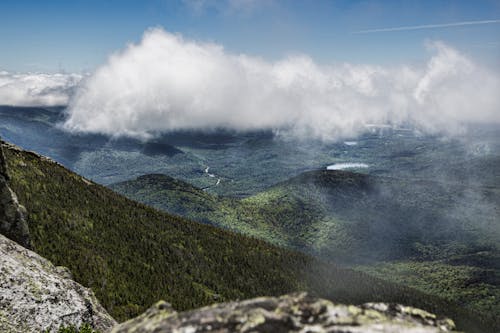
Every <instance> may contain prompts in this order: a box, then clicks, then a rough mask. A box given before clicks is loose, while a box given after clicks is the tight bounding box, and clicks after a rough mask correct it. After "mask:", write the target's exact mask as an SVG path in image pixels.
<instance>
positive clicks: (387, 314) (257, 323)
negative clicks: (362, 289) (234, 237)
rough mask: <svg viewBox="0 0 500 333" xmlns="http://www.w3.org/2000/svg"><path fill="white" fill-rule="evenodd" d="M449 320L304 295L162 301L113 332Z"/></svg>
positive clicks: (302, 328) (283, 332)
mask: <svg viewBox="0 0 500 333" xmlns="http://www.w3.org/2000/svg"><path fill="white" fill-rule="evenodd" d="M454 329H455V325H454V323H453V321H451V320H450V319H446V318H443V319H438V318H436V316H435V315H433V314H431V313H428V312H426V311H423V310H420V309H415V308H412V307H406V306H401V305H398V304H386V303H367V304H363V305H361V306H353V305H342V304H334V303H332V302H330V301H327V300H324V299H319V298H314V297H311V296H308V295H307V294H305V293H300V294H290V295H285V296H282V297H279V298H276V297H261V298H255V299H250V300H246V301H241V302H230V303H222V304H216V305H213V306H209V307H205V308H201V309H198V310H192V311H188V312H182V313H178V312H175V311H174V310H173V309H172V307H171V306H170V305H169V304H168V303H165V302H159V303H157V304H155V305H154V306H153V307H152V308H150V309H149V310H147V311H146V312H145V313H144V314H142V315H140V316H139V317H137V318H134V319H132V320H130V321H128V322H125V323H122V324H120V325H117V326H115V327H114V328H113V330H112V332H113V333H130V332H134V333H152V332H164V333H169V332H170V333H188V332H189V333H201V332H217V333H230V332H240V333H243V332H248V333H250V332H268V333H288V332H295V333H299V332H304V333H305V332H317V333H323V332H324V333H334V332H343V333H359V332H364V333H370V332H373V333H375V332H388V333H391V332H392V333H396V332H398V333H399V332H412V333H431V332H450V331H453V330H454Z"/></svg>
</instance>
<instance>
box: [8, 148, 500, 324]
mask: <svg viewBox="0 0 500 333" xmlns="http://www.w3.org/2000/svg"><path fill="white" fill-rule="evenodd" d="M6 148H7V149H5V153H6V158H7V162H8V167H9V170H10V176H11V185H12V188H13V189H14V191H15V192H16V193H17V194H18V196H19V199H20V202H21V203H23V204H24V205H25V206H26V208H27V210H28V214H29V218H28V223H29V227H30V232H31V237H32V241H33V246H34V249H35V250H36V251H37V252H38V253H39V254H41V255H43V256H44V257H46V258H48V259H49V260H51V261H52V262H53V263H54V264H56V265H64V266H67V267H69V268H70V270H71V271H72V272H73V274H74V277H75V280H76V281H78V282H80V283H82V284H83V285H85V286H88V287H91V288H92V289H93V290H94V292H95V293H96V296H97V297H98V299H99V300H100V301H101V303H102V304H103V305H104V306H105V307H106V309H107V310H108V311H109V312H110V313H111V314H112V315H114V316H115V317H116V318H117V319H118V320H124V319H127V318H130V317H132V316H135V315H137V314H139V313H140V312H141V311H143V310H144V309H145V308H146V307H148V306H150V305H151V304H153V303H155V302H156V301H157V300H159V299H165V300H167V301H169V302H171V303H172V304H173V306H175V307H176V308H177V309H179V310H184V309H190V308H193V307H197V306H200V305H204V304H209V303H213V302H214V301H222V300H231V299H238V298H247V297H252V296H257V295H278V294H282V293H284V292H289V291H294V290H309V291H311V292H312V293H313V294H316V295H321V296H323V297H327V298H330V299H334V300H335V301H338V302H346V303H361V302H366V301H387V302H399V303H403V304H408V305H413V306H417V307H421V308H424V309H427V310H429V311H433V312H435V313H437V314H442V315H448V316H450V317H451V318H453V319H454V320H456V321H457V326H458V327H459V328H462V329H467V330H468V331H478V332H479V331H494V327H495V324H493V322H491V321H489V323H488V319H487V317H488V314H469V313H468V312H467V311H464V310H463V309H461V308H460V307H458V306H455V305H453V304H451V303H449V302H446V301H443V300H441V299H439V298H435V297H432V296H429V295H425V294H423V293H420V292H417V291H414V290H412V289H409V288H404V287H398V286H397V285H394V284H390V283H386V282H383V281H382V280H379V279H375V278H371V277H369V276H368V275H366V274H363V273H359V272H355V271H351V270H347V269H341V268H338V267H335V266H333V265H331V264H325V263H322V262H320V261H318V260H315V259H313V258H311V257H308V256H306V255H303V254H300V253H296V252H291V251H288V250H283V249H280V248H277V247H274V246H271V245H268V244H267V243H265V242H263V241H260V240H257V239H253V238H248V237H245V236H242V235H238V234H233V233H231V232H228V231H223V230H220V229H217V228H214V227H211V226H207V225H202V224H198V223H195V222H191V221H188V220H185V219H182V218H178V217H174V216H171V215H168V214H165V213H161V212H159V211H157V210H155V209H152V208H149V207H147V206H144V205H142V204H139V203H136V202H133V201H131V200H128V199H126V198H124V197H122V196H121V195H118V194H116V193H114V192H112V191H111V190H109V189H106V188H104V187H102V186H100V185H97V184H95V183H92V182H89V181H88V180H86V179H84V178H82V177H80V176H78V175H76V174H74V173H72V172H70V171H68V170H67V169H65V168H64V167H62V166H60V165H58V164H56V163H55V162H53V161H51V160H48V159H46V158H41V157H40V156H38V155H36V154H34V153H29V152H25V151H21V150H18V149H16V148H15V147H12V146H7V147H6Z"/></svg>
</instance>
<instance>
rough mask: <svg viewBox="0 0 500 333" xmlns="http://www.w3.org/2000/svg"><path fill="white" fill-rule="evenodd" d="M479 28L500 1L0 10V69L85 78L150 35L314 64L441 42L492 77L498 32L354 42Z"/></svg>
mask: <svg viewBox="0 0 500 333" xmlns="http://www.w3.org/2000/svg"><path fill="white" fill-rule="evenodd" d="M485 20H493V21H497V20H500V1H481V0H474V1H471V0H467V1H440V0H428V1H319V0H317V1H300V0H295V1H292V0H291V1H273V0H221V1H213V0H190V1H167V0H149V1H140V0H135V1H133V0H73V1H69V0H46V1H40V0H2V1H1V2H0V45H1V52H0V69H4V70H8V71H16V72H26V71H46V72H55V71H58V70H65V71H69V72H79V71H88V70H92V69H93V68H95V67H96V66H98V65H100V64H102V63H104V62H105V61H106V58H107V57H108V56H109V55H110V54H111V53H112V52H114V51H116V50H119V49H122V48H123V47H124V46H125V45H126V44H127V43H129V42H137V41H139V40H140V38H141V36H142V34H143V32H144V31H145V30H146V29H148V28H149V27H157V26H161V27H163V28H164V29H165V30H167V31H169V32H178V33H181V34H182V35H183V36H184V37H187V38H189V39H196V40H202V41H211V42H215V43H218V44H221V45H223V46H224V47H225V48H226V49H227V50H228V51H229V52H231V53H245V54H249V55H255V56H259V57H262V58H264V59H267V60H274V59H279V58H282V57H283V56H284V55H288V54H307V55H309V56H311V57H312V58H313V59H315V61H318V62H320V63H330V62H344V61H346V62H350V63H370V64H382V65H386V64H392V63H412V62H419V61H422V60H423V59H425V58H427V56H428V55H427V54H426V50H425V48H424V47H423V45H424V43H425V42H426V41H428V40H441V41H444V42H446V43H448V44H450V45H452V46H453V47H455V48H457V49H459V50H460V51H462V52H464V53H465V54H469V55H471V56H472V57H474V58H475V59H478V60H479V61H480V62H482V63H485V64H487V65H490V66H491V65H492V66H495V67H497V68H498V67H499V66H500V23H499V22H492V23H488V24H486V23H485V24H469V25H457V26H453V27H438V28H432V29H431V28H429V29H424V28H421V29H413V30H399V31H379V32H367V33H355V32H358V31H363V30H373V29H385V28H399V27H414V26H421V25H441V24H448V23H456V22H470V21H485Z"/></svg>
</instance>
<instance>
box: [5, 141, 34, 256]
mask: <svg viewBox="0 0 500 333" xmlns="http://www.w3.org/2000/svg"><path fill="white" fill-rule="evenodd" d="M8 181H9V175H8V173H7V166H6V163H5V157H4V154H3V150H2V147H1V145H0V233H1V234H3V235H5V236H7V237H8V238H10V239H12V240H14V241H16V242H18V243H19V244H21V245H23V246H25V247H28V248H29V247H31V244H30V238H29V229H28V223H27V221H26V209H25V208H24V207H23V206H22V205H20V204H19V202H18V200H17V196H16V194H15V193H14V192H13V191H12V190H11V189H10V187H9V183H8Z"/></svg>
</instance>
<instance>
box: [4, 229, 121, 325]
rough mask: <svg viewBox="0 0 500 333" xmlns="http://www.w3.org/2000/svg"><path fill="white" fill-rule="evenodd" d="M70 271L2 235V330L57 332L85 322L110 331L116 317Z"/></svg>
mask: <svg viewBox="0 0 500 333" xmlns="http://www.w3.org/2000/svg"><path fill="white" fill-rule="evenodd" d="M69 274H70V273H69V271H68V270H67V269H64V268H61V267H56V266H54V265H53V264H52V263H51V262H50V261H48V260H46V259H44V258H42V257H40V256H39V255H38V254H36V253H34V252H32V251H30V250H28V249H26V248H24V247H22V246H20V245H19V244H17V243H15V242H13V241H12V240H10V239H8V238H6V237H4V236H2V235H0V332H15V333H18V332H19V333H21V332H23V333H24V332H45V331H47V330H48V331H50V332H57V330H58V329H59V327H61V326H63V327H64V326H75V327H79V326H81V325H82V324H84V323H87V324H89V325H90V326H92V327H94V328H96V329H99V330H101V331H103V332H106V331H108V330H109V329H110V328H111V327H112V326H113V325H115V324H116V322H115V320H114V319H113V318H112V317H111V316H110V315H109V314H108V313H107V312H106V310H105V309H104V308H103V307H102V306H101V305H100V304H99V302H98V301H97V299H96V297H95V295H94V293H93V292H92V291H91V290H90V289H87V288H85V287H83V286H81V285H80V284H78V283H76V282H75V281H73V280H71V279H69V278H68V277H69V276H70V275H69Z"/></svg>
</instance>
